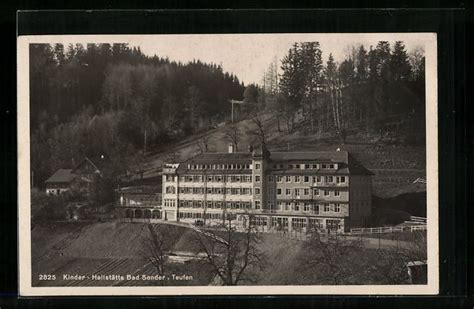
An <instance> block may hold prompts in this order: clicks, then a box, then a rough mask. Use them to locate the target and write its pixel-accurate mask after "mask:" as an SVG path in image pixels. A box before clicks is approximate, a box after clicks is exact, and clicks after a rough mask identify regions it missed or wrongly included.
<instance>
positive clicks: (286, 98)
mask: <svg viewBox="0 0 474 309" xmlns="http://www.w3.org/2000/svg"><path fill="white" fill-rule="evenodd" d="M276 68H277V63H276V61H275V62H274V63H272V64H271V65H270V67H269V68H268V70H267V72H266V74H265V76H264V89H265V91H264V94H265V95H266V98H267V100H266V101H267V102H271V103H273V104H271V107H272V109H273V110H274V111H275V112H276V116H277V118H278V128H279V130H280V120H282V121H283V122H284V123H285V124H286V129H287V130H288V132H289V133H291V132H292V131H293V130H294V129H295V127H296V126H298V125H301V124H303V125H304V124H306V125H304V126H303V127H304V128H305V129H308V128H309V130H310V131H311V132H332V133H333V134H334V135H336V136H338V137H339V138H340V139H341V141H342V142H344V141H345V138H346V135H347V134H348V133H350V132H352V133H353V132H356V133H363V132H366V133H376V134H379V136H381V137H382V136H392V138H393V139H397V140H399V141H401V142H411V143H422V142H423V141H424V136H425V126H424V124H425V57H424V52H423V50H422V49H419V48H418V49H415V50H414V51H413V52H411V53H410V54H408V52H407V51H406V48H405V45H404V44H403V42H401V41H397V42H395V43H394V44H393V46H390V43H389V42H387V41H380V42H378V44H377V45H376V47H375V48H373V47H372V46H370V48H369V49H368V50H367V49H366V47H364V46H362V45H360V46H358V47H350V48H348V49H347V53H346V57H345V59H344V60H343V61H342V62H340V63H336V62H335V60H334V58H333V56H332V54H329V57H328V61H327V62H326V63H323V59H322V50H321V48H320V45H319V43H318V42H303V43H295V44H294V45H293V47H292V48H291V49H290V50H289V51H288V53H287V55H286V56H285V57H284V59H282V61H281V70H282V71H283V73H282V74H281V75H278V74H277V73H276V72H277V70H276Z"/></svg>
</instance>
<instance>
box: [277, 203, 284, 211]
mask: <svg viewBox="0 0 474 309" xmlns="http://www.w3.org/2000/svg"><path fill="white" fill-rule="evenodd" d="M277 210H283V203H282V202H278V203H277Z"/></svg>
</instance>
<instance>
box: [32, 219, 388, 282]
mask: <svg viewBox="0 0 474 309" xmlns="http://www.w3.org/2000/svg"><path fill="white" fill-rule="evenodd" d="M160 227H161V228H162V229H161V231H162V232H163V233H170V234H172V235H175V237H174V238H175V239H174V238H173V239H174V240H173V243H172V250H173V251H188V252H193V251H194V252H195V250H196V249H197V246H196V242H195V235H194V232H193V231H192V230H191V229H188V228H184V227H180V226H174V225H160ZM147 232H148V230H147V226H146V224H144V223H113V222H107V223H98V222H94V223H73V222H64V223H50V224H49V225H45V224H41V225H37V226H36V227H35V228H34V229H33V230H32V244H33V246H32V282H33V286H122V285H124V286H147V285H153V286H159V285H209V284H211V282H213V275H212V272H211V271H210V268H208V267H206V266H204V265H203V264H202V263H199V262H197V261H191V262H188V263H185V264H171V263H169V264H167V266H166V271H167V272H168V273H170V274H177V275H187V276H191V277H192V280H184V281H175V280H172V281H165V282H163V281H153V280H151V281H142V280H138V281H137V280H92V279H90V278H84V279H82V280H72V281H68V280H65V278H63V275H66V274H69V275H75V274H78V275H88V276H92V275H127V274H129V275H134V276H136V275H138V276H141V275H156V274H157V272H156V270H155V268H154V267H153V266H152V265H151V264H150V263H149V262H148V260H147V258H146V257H147V251H146V249H145V246H144V242H143V241H142V240H143V237H145V235H147ZM262 237H263V242H262V243H261V245H260V248H261V251H262V253H263V256H264V257H265V260H266V267H265V268H264V269H263V270H256V269H253V270H251V271H253V272H255V274H256V281H255V282H242V284H259V285H286V284H288V285H289V284H294V285H300V284H330V283H331V282H328V281H327V278H326V277H323V276H321V277H319V276H318V273H323V272H324V271H325V268H324V267H325V266H324V265H320V266H317V267H315V268H313V269H311V270H308V269H304V268H301V265H303V264H304V263H302V262H301V257H302V256H304V255H305V254H306V251H307V250H306V248H305V243H304V242H302V241H298V240H294V239H286V238H281V236H278V235H272V234H263V235H262ZM377 252H378V251H376V250H374V249H367V248H360V249H357V250H355V251H353V252H351V253H350V256H348V257H347V260H349V261H350V263H353V264H352V265H351V267H349V269H348V270H347V271H348V274H347V276H345V279H344V280H345V281H344V282H343V283H347V284H384V283H387V282H385V281H384V280H385V278H384V277H380V274H379V272H378V271H377V270H376V269H374V268H373V264H374V263H376V262H378V261H376V260H375V259H376V255H375V253H377ZM352 269H353V270H352ZM44 274H49V275H55V276H56V280H54V281H48V280H46V281H45V280H40V276H41V275H44Z"/></svg>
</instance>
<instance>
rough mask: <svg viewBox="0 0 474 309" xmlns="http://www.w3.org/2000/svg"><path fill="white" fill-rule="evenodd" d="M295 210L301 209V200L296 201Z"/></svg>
mask: <svg viewBox="0 0 474 309" xmlns="http://www.w3.org/2000/svg"><path fill="white" fill-rule="evenodd" d="M295 211H300V203H299V202H296V203H295Z"/></svg>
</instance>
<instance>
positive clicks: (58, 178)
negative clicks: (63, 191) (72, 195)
mask: <svg viewBox="0 0 474 309" xmlns="http://www.w3.org/2000/svg"><path fill="white" fill-rule="evenodd" d="M71 172H72V169H63V168H60V169H58V170H57V171H56V172H55V173H54V174H53V175H52V176H51V177H49V178H48V179H47V180H46V183H69V182H71V181H72V180H73V179H74V177H75V176H74V174H72V173H71Z"/></svg>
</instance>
